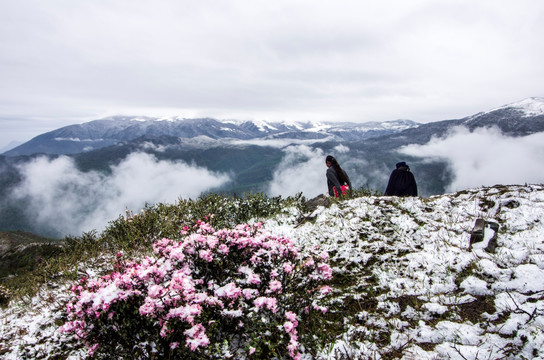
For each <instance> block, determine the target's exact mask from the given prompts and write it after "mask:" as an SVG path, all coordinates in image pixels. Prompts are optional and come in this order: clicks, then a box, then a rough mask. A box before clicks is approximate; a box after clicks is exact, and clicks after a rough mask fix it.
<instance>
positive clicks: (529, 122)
mask: <svg viewBox="0 0 544 360" xmlns="http://www.w3.org/2000/svg"><path fill="white" fill-rule="evenodd" d="M457 126H464V127H467V128H468V129H469V130H470V131H473V130H474V129H477V128H492V127H494V128H498V129H499V130H500V131H501V132H502V133H503V134H504V135H507V136H513V137H516V136H527V135H531V134H535V133H538V132H542V131H544V98H539V97H532V98H527V99H525V100H522V101H519V102H515V103H511V104H508V105H503V106H501V107H498V108H495V109H492V110H489V111H485V112H480V113H477V114H474V115H471V116H467V117H464V118H461V119H453V120H442V121H436V122H431V123H427V124H421V125H420V126H417V127H412V128H409V129H406V130H403V131H400V132H398V133H393V134H390V135H388V136H386V137H384V138H376V139H369V141H367V142H366V146H368V147H376V146H378V145H379V146H381V147H384V148H389V149H393V148H398V147H400V146H404V145H408V144H425V143H427V142H429V140H430V139H431V138H432V137H443V136H446V135H447V134H448V132H449V131H450V130H451V129H452V128H454V127H457Z"/></svg>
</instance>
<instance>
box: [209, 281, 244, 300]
mask: <svg viewBox="0 0 544 360" xmlns="http://www.w3.org/2000/svg"><path fill="white" fill-rule="evenodd" d="M215 295H216V296H217V297H226V298H228V299H236V298H239V297H240V296H241V295H242V290H241V289H240V288H239V287H237V286H236V284H235V283H233V282H231V283H228V284H227V285H225V286H223V287H220V288H219V289H217V290H215Z"/></svg>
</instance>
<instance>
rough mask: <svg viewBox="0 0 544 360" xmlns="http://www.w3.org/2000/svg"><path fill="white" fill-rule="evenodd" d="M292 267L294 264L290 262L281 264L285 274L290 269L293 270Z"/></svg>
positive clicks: (289, 271) (288, 272)
mask: <svg viewBox="0 0 544 360" xmlns="http://www.w3.org/2000/svg"><path fill="white" fill-rule="evenodd" d="M293 268H294V266H293V264H291V263H285V264H283V270H284V271H285V272H286V273H287V274H290V273H291V271H293Z"/></svg>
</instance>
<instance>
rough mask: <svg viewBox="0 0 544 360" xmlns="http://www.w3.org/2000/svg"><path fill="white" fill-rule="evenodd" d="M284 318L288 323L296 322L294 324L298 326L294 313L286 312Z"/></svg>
mask: <svg viewBox="0 0 544 360" xmlns="http://www.w3.org/2000/svg"><path fill="white" fill-rule="evenodd" d="M285 317H286V318H287V319H288V320H289V321H292V322H296V323H297V324H298V322H297V314H295V313H294V312H292V311H287V312H286V313H285Z"/></svg>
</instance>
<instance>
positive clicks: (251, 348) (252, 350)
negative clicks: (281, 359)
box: [249, 346, 257, 355]
mask: <svg viewBox="0 0 544 360" xmlns="http://www.w3.org/2000/svg"><path fill="white" fill-rule="evenodd" d="M255 351H257V349H255V348H254V347H253V346H252V347H250V348H249V355H253V354H255Z"/></svg>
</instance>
